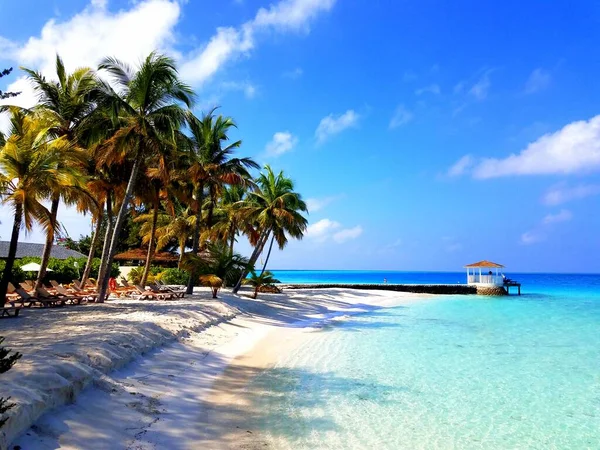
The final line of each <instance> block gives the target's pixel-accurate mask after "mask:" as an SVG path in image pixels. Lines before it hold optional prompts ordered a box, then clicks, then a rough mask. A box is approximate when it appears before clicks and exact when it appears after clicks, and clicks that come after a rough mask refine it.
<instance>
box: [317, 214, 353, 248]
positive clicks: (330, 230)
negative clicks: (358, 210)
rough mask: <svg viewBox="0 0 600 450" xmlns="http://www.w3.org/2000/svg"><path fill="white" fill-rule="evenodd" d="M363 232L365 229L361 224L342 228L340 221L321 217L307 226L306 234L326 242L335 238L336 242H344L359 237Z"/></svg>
mask: <svg viewBox="0 0 600 450" xmlns="http://www.w3.org/2000/svg"><path fill="white" fill-rule="evenodd" d="M362 232H363V229H362V227H361V226H360V225H357V226H355V227H354V228H342V225H341V224H340V223H339V222H336V221H334V220H330V219H321V220H319V221H318V222H315V223H313V224H310V225H309V226H308V227H307V229H306V234H305V236H306V238H308V239H312V240H314V241H316V242H325V241H327V240H329V239H333V241H334V242H335V243H337V244H342V243H344V242H347V241H349V240H352V239H356V238H358V237H359V236H360V235H361V234H362Z"/></svg>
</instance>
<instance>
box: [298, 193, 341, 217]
mask: <svg viewBox="0 0 600 450" xmlns="http://www.w3.org/2000/svg"><path fill="white" fill-rule="evenodd" d="M339 198H340V196H339V195H334V196H330V197H323V198H307V199H306V206H307V207H308V212H309V213H313V212H317V211H320V210H322V209H323V208H325V207H326V206H327V205H329V204H331V203H332V202H334V201H336V200H337V199H339Z"/></svg>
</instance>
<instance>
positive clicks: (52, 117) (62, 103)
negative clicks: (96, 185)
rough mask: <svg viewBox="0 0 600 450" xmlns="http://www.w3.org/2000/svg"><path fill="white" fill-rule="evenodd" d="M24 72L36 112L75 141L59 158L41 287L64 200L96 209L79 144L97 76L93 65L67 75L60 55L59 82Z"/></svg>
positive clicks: (54, 132) (91, 106)
mask: <svg viewBox="0 0 600 450" xmlns="http://www.w3.org/2000/svg"><path fill="white" fill-rule="evenodd" d="M23 71H25V72H26V73H27V75H28V79H29V81H30V82H31V84H32V86H33V88H34V90H35V93H36V94H37V95H38V104H37V105H36V107H35V108H34V113H37V114H43V115H44V116H46V117H45V120H47V121H48V123H49V124H50V129H49V130H48V131H49V133H50V135H52V136H54V137H64V138H65V139H67V140H68V141H69V142H71V144H72V146H71V147H70V148H65V152H64V155H63V157H62V158H60V159H59V161H58V164H57V167H56V171H57V177H56V178H57V180H58V179H60V183H58V184H56V185H55V186H54V188H53V192H52V193H51V195H50V199H51V205H50V224H49V225H50V226H49V227H48V229H47V233H46V243H45V246H44V251H43V253H42V261H41V263H40V270H39V273H38V279H37V283H36V287H38V286H40V285H41V284H42V280H43V278H44V276H45V275H46V268H47V267H48V262H49V260H50V252H51V250H52V245H53V244H54V237H55V234H56V232H57V231H58V228H59V223H58V221H57V215H58V207H59V204H60V201H61V200H63V202H64V203H66V204H74V203H78V204H79V207H80V208H82V210H83V211H85V210H86V209H91V208H94V206H92V204H93V202H92V200H91V198H90V197H89V196H88V195H87V194H86V193H85V190H84V188H83V187H84V186H83V176H82V175H83V174H82V173H81V169H82V166H83V162H84V156H85V155H84V154H83V152H82V151H81V150H79V149H78V148H77V147H76V145H77V137H78V134H79V132H80V128H81V127H82V124H83V123H84V121H85V119H86V118H87V116H88V115H89V114H90V113H91V112H92V111H93V109H94V102H93V101H92V93H93V92H94V90H95V88H96V78H95V75H94V72H93V71H92V70H91V69H89V68H81V69H77V70H76V71H75V72H73V73H72V74H67V72H66V70H65V66H64V64H63V61H62V59H61V58H60V57H59V56H58V55H57V56H56V74H57V77H58V80H57V81H48V80H46V78H45V77H44V76H43V75H42V74H41V73H39V72H36V71H34V70H31V69H27V68H23Z"/></svg>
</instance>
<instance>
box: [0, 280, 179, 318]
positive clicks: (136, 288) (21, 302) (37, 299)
mask: <svg viewBox="0 0 600 450" xmlns="http://www.w3.org/2000/svg"><path fill="white" fill-rule="evenodd" d="M50 284H51V285H52V287H46V286H41V287H38V288H37V289H36V288H35V282H33V281H25V282H23V283H19V287H15V286H14V285H13V284H12V283H9V284H8V293H7V295H6V300H5V302H4V305H3V307H1V308H0V317H18V315H19V312H20V310H21V309H22V308H31V307H34V306H38V307H42V308H48V307H61V306H64V305H67V304H71V305H80V304H82V303H84V302H85V303H87V302H95V301H96V300H97V299H98V291H97V286H96V285H95V284H94V283H93V282H92V281H91V280H89V281H88V282H86V285H85V286H82V285H81V284H80V283H79V281H78V280H73V284H71V285H69V286H63V285H61V284H59V283H58V282H56V281H54V280H52V281H50ZM111 294H113V295H116V296H118V297H126V298H132V299H135V300H173V299H177V298H183V297H184V295H185V291H183V290H178V289H174V288H171V287H169V286H166V285H164V284H161V283H158V282H157V283H156V284H150V285H149V286H148V287H147V288H143V287H142V286H140V285H130V284H129V283H127V281H126V280H125V279H122V280H121V284H120V285H119V284H117V286H116V287H114V286H113V289H111Z"/></svg>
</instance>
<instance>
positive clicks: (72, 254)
mask: <svg viewBox="0 0 600 450" xmlns="http://www.w3.org/2000/svg"><path fill="white" fill-rule="evenodd" d="M9 247H10V242H9V241H0V259H7V258H8V248H9ZM42 253H44V244H35V243H33V242H19V243H18V244H17V255H16V257H15V258H16V259H21V258H26V257H29V256H36V257H38V258H41V257H42ZM50 258H56V259H67V258H87V255H84V254H83V253H79V252H77V251H75V250H71V249H69V248H67V247H63V246H62V245H53V246H52V250H50Z"/></svg>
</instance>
